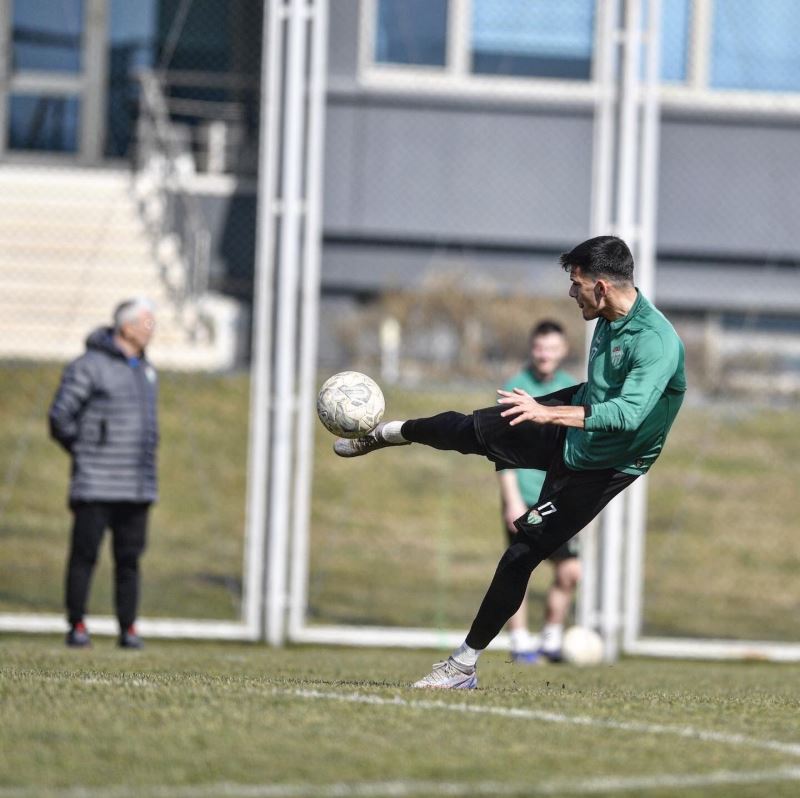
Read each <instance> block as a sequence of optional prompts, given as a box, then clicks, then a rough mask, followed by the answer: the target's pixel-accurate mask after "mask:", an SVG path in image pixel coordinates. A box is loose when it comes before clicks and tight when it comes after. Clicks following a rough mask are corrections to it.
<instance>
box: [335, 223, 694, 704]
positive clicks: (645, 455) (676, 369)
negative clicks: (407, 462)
mask: <svg viewBox="0 0 800 798" xmlns="http://www.w3.org/2000/svg"><path fill="white" fill-rule="evenodd" d="M560 260H561V265H562V266H563V267H564V269H565V270H566V271H567V272H569V280H570V289H569V295H570V297H572V298H573V299H574V300H575V302H576V304H577V305H578V308H579V309H580V311H581V315H582V316H583V318H584V319H585V320H586V321H592V320H595V319H596V320H597V324H596V325H595V330H594V334H593V336H592V345H591V348H590V350H589V364H588V368H587V379H586V382H584V383H581V384H580V385H578V386H574V387H572V388H564V389H563V390H561V391H555V392H553V393H551V394H547V395H546V396H540V397H535V398H534V397H532V396H531V395H530V394H528V393H527V392H525V391H523V390H521V389H520V388H516V389H515V390H513V391H504V390H502V389H501V390H499V391H498V394H499V395H500V398H499V399H498V404H497V405H494V406H493V407H485V408H482V409H480V410H476V411H474V412H473V413H470V414H469V415H465V414H463V413H457V412H455V411H452V410H451V411H446V412H444V413H438V414H437V415H435V416H430V417H428V418H417V419H411V420H409V421H385V422H381V423H380V424H378V426H377V427H376V428H375V429H374V430H373V431H372V432H370V433H369V435H365V436H364V437H363V438H355V439H345V438H339V439H338V440H337V441H336V442H335V443H334V451H335V452H336V454H338V455H339V456H340V457H358V456H360V455H364V454H369V453H370V452H373V451H377V450H378V449H382V448H384V447H386V446H408V445H409V444H411V443H419V444H424V445H425V446H431V447H433V448H434V449H442V450H445V451H456V452H461V454H478V455H481V456H482V457H486V458H487V459H488V460H489V461H491V462H493V463H494V464H495V468H496V469H497V470H498V471H499V470H502V469H506V468H538V469H545V470H546V471H547V476H546V477H545V481H544V485H543V487H542V492H541V494H540V496H539V501H538V502H537V503H536V505H535V506H534V507H531V508H530V509H529V510H528V512H527V513H526V514H524V515H522V516H521V517H519V518H517V520H516V521H515V522H514V524H515V526H516V527H517V533H518V534H517V535H515V537H514V542H513V543H512V544H511V545H510V546H509V547H508V549H506V552H505V554H504V555H503V556H502V558H501V559H500V562H499V563H498V565H497V570H496V571H495V574H494V577H493V578H492V581H491V583H490V585H489V588H488V590H487V591H486V595H485V596H484V598H483V601H482V602H481V606H480V607H479V608H478V612H477V614H476V615H475V619H474V620H473V622H472V626H471V627H470V630H469V633H468V634H467V637H466V638H465V640H464V642H463V643H462V645H461V646H460V647H459V648H458V649H457V650H456V651H454V652H453V653H452V654H451V655H450V657H448V658H447V660H445V661H444V662H439V663H437V664H436V665H434V667H433V671H432V672H431V673H429V674H428V675H427V676H424V677H423V678H422V679H420V680H419V681H417V682H415V683H414V687H423V688H428V687H434V688H457V689H459V688H460V689H470V688H474V687H477V685H478V676H477V672H476V665H477V662H478V657H479V656H480V654H481V652H482V651H483V650H484V649H485V648H486V647H487V646H488V645H489V643H490V642H491V641H492V640H493V639H494V638H495V637H496V636H497V635H498V634H499V632H500V630H501V629H502V628H503V627H504V626H505V624H506V623H507V622H508V619H509V618H510V617H511V616H512V615H513V614H514V613H515V612H516V611H517V610H518V609H519V605H520V604H521V602H522V599H523V598H524V597H525V593H526V591H527V589H528V580H529V579H530V576H531V573H532V572H533V569H534V568H536V566H537V565H539V563H541V562H542V561H543V560H546V559H547V558H548V557H550V556H551V555H552V554H553V552H554V551H556V550H557V549H558V548H559V546H562V545H563V544H564V543H566V542H567V541H568V540H569V539H570V538H572V537H574V536H575V535H577V534H578V532H580V531H581V529H583V528H584V527H585V526H586V525H587V524H589V523H590V522H591V521H592V519H594V518H595V517H596V516H597V515H598V513H600V511H601V510H602V509H603V508H604V507H605V506H606V505H607V504H608V503H609V502H610V501H611V500H612V499H613V498H614V496H616V495H617V494H618V493H620V492H621V491H623V490H624V489H625V488H626V487H628V485H630V484H631V483H632V482H633V481H634V480H635V479H636V478H637V477H638V476H640V475H641V474H645V473H647V471H648V470H649V469H650V467H651V466H652V465H653V463H654V462H655V460H656V458H657V457H658V455H659V454H660V453H661V450H662V448H663V447H664V442H665V441H666V438H667V435H668V433H669V430H670V428H671V426H672V422H673V421H674V420H675V416H676V415H677V414H678V411H679V410H680V407H681V403H682V402H683V397H684V393H685V392H686V376H685V373H684V347H683V343H682V342H681V339H680V338H679V337H678V334H677V333H676V332H675V329H674V328H673V327H672V325H671V324H670V323H669V321H668V320H667V319H666V318H665V316H664V315H663V314H662V313H661V312H660V311H658V310H657V309H656V308H655V307H654V306H653V305H652V304H651V303H650V302H649V301H648V300H647V298H646V297H645V296H644V295H643V294H642V293H641V292H640V291H639V289H638V288H636V286H635V284H634V280H633V256H632V255H631V252H630V250H629V249H628V246H627V244H626V243H625V242H624V241H623V240H622V239H620V238H617V237H616V236H597V237H596V238H590V239H589V240H588V241H584V242H583V243H581V244H578V246H577V247H575V248H574V249H573V250H571V251H570V252H566V253H564V254H563V255H562V256H561V259H560Z"/></svg>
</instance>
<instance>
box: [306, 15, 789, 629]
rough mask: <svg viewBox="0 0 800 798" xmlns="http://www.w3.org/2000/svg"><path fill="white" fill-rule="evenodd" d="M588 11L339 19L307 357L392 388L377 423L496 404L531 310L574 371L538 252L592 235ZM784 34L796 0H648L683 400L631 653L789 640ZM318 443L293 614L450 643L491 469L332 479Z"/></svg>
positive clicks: (414, 466) (465, 603) (491, 556)
mask: <svg viewBox="0 0 800 798" xmlns="http://www.w3.org/2000/svg"><path fill="white" fill-rule="evenodd" d="M467 5H469V8H468V7H467ZM609 5H611V4H609ZM600 10H601V7H600V4H596V3H593V2H588V0H587V1H586V2H580V1H579V0H574V1H572V2H524V3H523V2H514V0H508V1H507V2H495V1H494V0H493V1H492V2H479V1H478V0H473V2H471V3H470V4H462V3H459V2H450V3H447V2H444V0H442V2H433V3H431V2H425V3H413V2H392V0H380V1H378V2H366V3H361V4H360V6H359V9H358V13H357V14H356V13H355V12H353V19H352V20H351V21H352V22H353V28H352V29H351V30H350V33H353V31H354V30H355V29H356V27H357V30H358V35H359V36H360V38H359V52H360V59H359V62H358V67H357V70H358V72H357V74H358V78H359V82H358V85H353V84H352V83H347V81H345V80H344V78H343V75H344V73H345V71H346V69H347V68H349V66H351V64H350V62H347V61H345V59H343V58H342V57H341V55H340V50H339V49H337V48H343V47H344V44H343V43H342V41H340V40H337V39H335V38H332V40H331V41H332V46H333V60H332V64H331V73H332V75H331V76H332V78H333V83H332V89H333V91H332V93H331V96H330V99H329V107H328V138H327V172H326V177H327V185H326V199H327V205H326V228H325V232H326V244H325V271H324V273H323V281H324V283H325V286H326V290H327V294H324V295H323V296H324V302H323V321H324V323H325V325H326V327H325V329H326V334H325V335H324V336H323V340H322V342H321V344H322V348H321V361H320V363H321V369H322V371H323V373H324V374H327V373H330V372H331V371H332V370H334V369H337V368H340V367H348V368H360V369H362V370H364V371H367V372H368V373H371V374H373V375H374V376H376V377H377V376H381V375H382V376H383V379H384V382H385V383H392V382H393V383H394V385H392V384H389V385H388V391H387V393H388V400H389V401H388V414H389V415H390V416H391V417H393V418H394V417H407V416H409V415H415V414H416V415H420V414H423V415H427V414H430V413H432V412H435V411H438V410H442V409H446V408H454V409H460V410H464V411H468V410H470V409H472V408H473V407H475V406H478V405H486V404H490V403H491V402H492V400H493V388H494V387H495V386H497V385H498V384H500V382H502V381H504V379H505V378H506V377H507V376H508V375H510V374H511V373H512V372H513V371H514V370H516V369H517V368H519V367H520V365H522V363H523V362H524V359H525V356H526V349H525V344H526V335H527V332H528V330H529V328H530V326H531V325H532V323H533V322H534V321H536V320H537V319H539V318H541V317H543V316H547V317H551V316H554V317H556V318H557V319H559V320H560V321H562V322H563V324H564V325H565V326H566V328H567V330H568V334H569V336H570V338H571V344H572V353H573V360H572V361H571V362H568V363H567V364H566V366H567V368H568V369H570V370H571V371H572V373H573V374H574V375H575V376H576V377H577V378H579V379H580V378H582V377H583V373H584V372H583V369H584V366H583V364H582V357H581V356H582V353H583V336H584V334H585V325H584V324H583V322H582V321H581V320H580V318H579V317H578V316H577V314H576V311H575V308H574V306H572V305H570V304H559V302H560V300H559V297H562V296H563V295H564V294H565V293H566V290H567V287H568V286H567V284H566V279H565V277H564V275H563V274H562V273H561V272H560V269H559V267H558V264H557V255H558V253H559V252H561V251H563V250H564V249H567V248H569V247H571V246H572V245H573V244H575V243H577V242H578V241H580V240H582V239H584V238H587V237H589V235H591V234H592V230H591V229H590V211H591V207H590V206H591V193H592V192H591V187H592V176H593V173H592V164H593V138H592V136H593V123H594V95H593V94H592V92H593V89H592V86H593V79H594V77H593V76H596V71H597V65H596V60H595V59H596V54H595V53H596V42H597V35H598V30H597V27H598V19H599V12H600ZM648 13H649V4H647V3H645V4H643V18H644V19H645V20H647V18H648ZM356 22H357V26H356ZM342 28H343V25H342V26H339V27H337V28H335V29H334V35H335V36H339V37H345V32H344V31H343V30H342ZM798 31H800V11H798V9H797V8H796V7H795V6H794V4H791V3H775V4H774V5H772V4H771V5H770V7H769V8H768V9H765V8H764V7H759V8H758V10H756V8H755V7H754V6H753V4H750V3H747V2H744V1H743V0H741V1H740V2H737V1H736V0H727V1H726V0H718V2H714V3H710V2H703V0H698V1H697V2H690V0H685V2H664V3H662V4H661V45H662V67H661V76H662V86H661V103H662V121H661V125H660V140H661V144H660V168H659V180H658V183H659V190H658V196H657V208H658V212H657V229H658V233H657V256H658V258H657V260H658V269H657V275H656V291H655V294H656V297H655V298H656V302H657V304H658V305H659V307H661V308H662V309H663V310H664V312H665V313H666V314H667V316H668V317H669V318H670V319H671V320H672V321H673V322H674V324H675V325H676V327H677V329H678V330H679V332H680V334H681V335H682V337H683V339H684V341H685V343H686V347H687V367H688V372H689V381H690V391H689V395H688V398H687V401H686V403H685V406H684V409H683V410H682V411H681V414H680V416H679V419H678V422H677V423H676V426H675V428H674V430H673V432H672V433H671V436H670V440H669V443H668V445H667V448H666V451H665V453H664V455H663V456H662V458H661V460H660V462H659V463H658V465H657V466H656V467H655V468H654V470H653V473H652V477H651V479H650V480H649V485H650V488H649V490H650V495H649V514H648V524H647V542H646V579H645V586H644V629H643V631H644V633H645V634H648V635H651V634H658V635H675V636H699V637H726V638H738V639H774V640H785V641H791V640H795V639H796V635H797V629H796V623H795V620H794V619H795V616H796V613H797V609H798V604H800V594H798V591H797V588H796V587H795V586H794V585H793V583H792V580H791V574H792V573H793V569H794V570H796V568H797V564H798V556H800V548H798V545H797V543H796V542H795V540H794V532H793V521H792V518H793V516H794V515H795V511H796V507H795V501H794V499H793V485H794V483H795V482H796V479H797V475H798V470H797V458H796V451H795V450H796V448H797V447H796V444H795V439H796V435H794V433H793V430H794V428H795V427H797V426H798V421H799V420H800V419H799V418H798V414H797V411H796V407H795V405H796V398H797V396H798V392H800V381H799V379H798V364H799V363H800V360H798V346H800V343H799V342H800V273H798V266H797V263H798V254H800V253H799V252H798V245H797V241H796V240H795V236H793V235H792V231H793V216H794V210H795V208H796V206H797V201H798V199H800V197H798V189H797V186H798V185H800V184H799V183H798V181H797V177H798V163H800V160H798V157H797V155H798V153H797V145H796V141H797V125H798V124H800V93H798V92H800V82H798V78H797V75H798V74H800V73H798V71H797V69H796V68H795V67H796V66H797V64H796V61H797V57H796V55H795V54H794V53H795V49H794V48H793V46H792V44H791V42H792V39H793V37H794V35H795V34H796V33H797V32H798ZM347 44H348V45H349V44H353V42H352V40H350V39H348V40H347ZM595 166H596V165H595ZM598 232H599V231H598ZM329 444H330V440H329V438H328V437H327V436H326V434H325V433H324V432H320V433H319V439H318V447H319V448H318V452H317V460H316V481H315V490H316V503H315V506H314V507H315V509H314V525H313V536H312V570H311V585H310V618H311V620H312V621H317V622H339V623H342V622H359V623H372V624H378V625H408V626H428V627H430V626H439V627H442V626H444V627H447V626H452V625H456V626H458V625H463V624H464V623H466V622H468V621H469V619H470V618H471V617H472V614H473V612H474V610H475V609H476V607H477V605H478V602H479V601H480V599H481V597H482V595H483V590H484V588H485V586H486V585H487V583H488V579H489V578H490V576H491V573H492V571H493V568H494V564H495V562H496V557H497V555H498V554H499V552H500V551H501V549H502V546H503V537H502V533H501V523H500V516H499V499H498V495H497V485H496V481H495V479H494V476H493V474H492V472H491V469H490V468H489V467H487V466H486V464H481V463H473V462H471V461H470V460H469V459H466V458H459V457H458V456H449V455H444V456H443V455H442V454H441V453H436V454H434V455H433V456H432V457H428V456H427V455H426V453H425V452H421V451H420V452H417V451H411V450H409V451H407V452H401V453H399V454H398V455H397V456H395V457H392V454H393V453H380V454H378V455H376V456H375V460H376V461H377V462H374V461H373V462H371V463H369V464H364V465H363V468H362V464H361V463H360V462H353V463H346V464H335V463H332V456H331V454H330V452H329V451H328V446H329ZM413 448H415V447H413ZM540 571H541V573H538V572H537V576H536V578H535V581H534V593H536V594H537V595H541V592H542V591H543V590H544V588H545V587H546V586H547V583H548V581H549V579H550V572H549V570H548V569H547V568H543V569H540ZM343 584H346V585H347V587H346V589H342V585H343ZM537 621H538V619H537V618H536V616H534V619H533V621H532V623H533V624H535V623H536V622H537Z"/></svg>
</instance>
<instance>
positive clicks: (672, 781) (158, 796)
mask: <svg viewBox="0 0 800 798" xmlns="http://www.w3.org/2000/svg"><path fill="white" fill-rule="evenodd" d="M779 781H800V767H796V768H780V769H776V770H753V771H740V772H736V771H728V770H720V771H714V772H712V773H705V774H698V775H680V774H672V773H665V774H661V775H650V776H631V777H625V776H621V777H615V776H601V777H598V778H593V779H578V780H572V781H549V782H542V781H539V782H533V783H530V784H523V783H520V782H516V783H509V782H498V781H477V782H452V781H379V782H338V783H334V784H233V783H230V782H220V783H217V784H197V785H189V786H169V785H158V786H152V787H147V786H139V787H67V788H54V789H48V788H41V787H35V788H34V787H30V788H28V787H6V788H2V787H0V798H348V797H349V796H355V798H370V797H371V798H413V796H428V795H443V796H453V797H454V798H458V796H470V795H487V796H491V795H497V796H529V795H532V796H537V795H541V796H548V795H549V796H558V795H603V794H610V795H619V794H620V793H624V792H637V793H641V792H643V791H645V790H659V791H661V790H666V789H689V788H694V787H696V788H703V787H724V786H737V785H747V784H765V783H768V782H773V783H774V782H779Z"/></svg>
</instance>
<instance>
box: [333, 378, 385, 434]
mask: <svg viewBox="0 0 800 798" xmlns="http://www.w3.org/2000/svg"><path fill="white" fill-rule="evenodd" d="M385 409H386V403H385V402H384V399H383V391H381V389H380V387H379V386H378V383H376V382H375V380H373V379H371V378H370V377H368V376H367V375H366V374H362V373H361V372H360V371H342V372H339V374H334V375H333V376H332V377H329V378H328V379H327V380H325V383H324V384H323V386H322V388H320V391H319V395H318V396H317V415H318V416H319V420H320V421H321V422H322V423H323V425H324V426H325V428H326V429H327V430H329V431H330V432H332V433H333V434H334V435H338V436H339V437H341V438H360V437H361V436H362V435H366V434H367V433H368V432H372V430H374V429H375V427H377V426H378V422H380V420H381V419H382V418H383V412H384V410H385Z"/></svg>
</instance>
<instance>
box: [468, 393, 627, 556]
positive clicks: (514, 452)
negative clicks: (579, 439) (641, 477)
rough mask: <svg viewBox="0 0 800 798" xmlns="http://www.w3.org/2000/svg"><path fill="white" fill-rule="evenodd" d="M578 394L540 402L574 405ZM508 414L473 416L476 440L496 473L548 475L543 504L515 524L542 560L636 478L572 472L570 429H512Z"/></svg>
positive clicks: (609, 471)
mask: <svg viewBox="0 0 800 798" xmlns="http://www.w3.org/2000/svg"><path fill="white" fill-rule="evenodd" d="M575 390H577V388H568V389H566V390H565V391H558V392H556V393H555V394H549V395H548V396H547V397H543V399H542V401H543V402H544V401H545V400H550V401H549V402H548V403H549V404H558V405H566V404H570V401H569V400H570V398H571V396H572V393H574V391H575ZM537 401H539V400H538V399H537ZM504 410H505V407H504V406H502V405H496V406H494V407H487V408H484V409H482V410H476V411H475V412H474V413H473V423H474V426H475V435H476V437H477V438H478V441H479V443H480V444H481V446H482V448H483V449H484V450H485V456H486V457H487V458H488V459H489V460H491V461H492V462H493V463H494V464H495V468H496V469H497V470H503V469H506V468H538V469H540V470H542V471H545V472H546V476H545V480H544V485H542V490H541V493H540V494H539V501H538V502H537V503H536V504H535V505H534V506H533V507H531V508H530V509H529V510H528V512H527V513H525V515H522V516H520V517H519V518H518V519H517V520H516V521H515V522H514V525H515V526H516V527H517V531H518V532H519V533H520V534H521V535H523V536H524V537H525V538H526V540H527V542H528V543H530V544H531V545H532V546H533V547H534V548H535V549H536V550H537V551H538V552H539V554H540V555H541V557H542V559H549V558H551V557H553V556H554V555H555V554H556V552H558V551H559V549H561V547H562V546H563V545H564V544H566V543H567V542H568V541H569V540H570V539H571V538H572V537H574V536H575V535H577V534H578V532H580V531H581V530H582V529H583V528H584V527H585V526H587V525H588V524H589V522H590V521H592V519H594V518H595V517H596V516H597V515H598V514H599V513H600V511H601V510H602V509H603V508H604V507H605V506H606V505H607V504H608V503H609V502H610V501H611V499H613V498H614V496H616V495H617V494H618V493H620V492H621V491H622V490H624V489H625V488H626V487H628V485H630V484H631V483H632V482H633V481H634V480H635V479H636V477H637V475H636V474H625V473H623V472H622V471H617V470H616V469H614V468H602V469H591V470H582V471H578V470H575V469H572V468H569V466H567V465H566V464H565V463H564V440H565V438H566V432H567V428H566V427H561V426H555V425H552V424H533V423H530V422H524V423H522V424H519V425H517V426H514V427H512V426H510V425H509V420H510V419H508V418H502V417H501V415H500V413H502V412H503V411H504Z"/></svg>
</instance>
